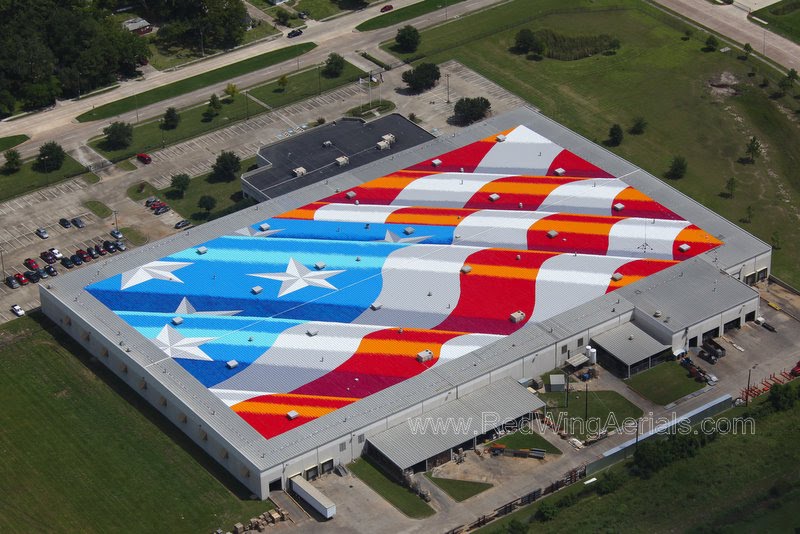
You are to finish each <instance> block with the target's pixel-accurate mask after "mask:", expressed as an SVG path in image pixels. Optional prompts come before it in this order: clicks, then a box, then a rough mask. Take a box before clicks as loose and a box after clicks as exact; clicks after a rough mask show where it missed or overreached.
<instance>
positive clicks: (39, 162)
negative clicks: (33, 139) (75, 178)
mask: <svg viewBox="0 0 800 534" xmlns="http://www.w3.org/2000/svg"><path fill="white" fill-rule="evenodd" d="M66 158H67V153H66V152H64V149H63V148H61V145H59V144H58V143H56V142H55V141H48V142H47V143H45V144H43V145H42V146H40V147H39V155H38V156H36V163H35V164H34V165H35V167H36V170H38V171H42V172H52V171H55V170H58V169H60V168H61V166H62V165H63V164H64V160H65V159H66Z"/></svg>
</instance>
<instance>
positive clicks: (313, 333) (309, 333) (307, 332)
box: [306, 328, 319, 337]
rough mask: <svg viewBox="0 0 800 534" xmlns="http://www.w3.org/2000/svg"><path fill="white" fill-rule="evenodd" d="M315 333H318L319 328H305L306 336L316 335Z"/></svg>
mask: <svg viewBox="0 0 800 534" xmlns="http://www.w3.org/2000/svg"><path fill="white" fill-rule="evenodd" d="M317 334H319V330H314V329H312V328H309V329H308V330H306V335H307V336H308V337H314V336H316V335H317Z"/></svg>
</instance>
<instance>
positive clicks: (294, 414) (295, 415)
mask: <svg viewBox="0 0 800 534" xmlns="http://www.w3.org/2000/svg"><path fill="white" fill-rule="evenodd" d="M286 417H288V418H289V421H293V420H295V419H297V418H298V417H300V414H299V413H297V412H296V411H294V410H291V411H288V412H286Z"/></svg>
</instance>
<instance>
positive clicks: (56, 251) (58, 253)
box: [50, 248, 64, 260]
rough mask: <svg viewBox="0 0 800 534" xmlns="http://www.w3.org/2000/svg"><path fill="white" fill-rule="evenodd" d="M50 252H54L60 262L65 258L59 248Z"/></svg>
mask: <svg viewBox="0 0 800 534" xmlns="http://www.w3.org/2000/svg"><path fill="white" fill-rule="evenodd" d="M50 252H52V253H53V256H55V257H56V259H57V260H60V259H61V258H63V257H64V255H63V254H61V251H60V250H58V249H57V248H51V249H50Z"/></svg>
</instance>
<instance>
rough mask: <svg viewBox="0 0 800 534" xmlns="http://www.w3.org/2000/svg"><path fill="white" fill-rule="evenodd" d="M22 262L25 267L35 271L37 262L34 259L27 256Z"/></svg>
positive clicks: (37, 266)
mask: <svg viewBox="0 0 800 534" xmlns="http://www.w3.org/2000/svg"><path fill="white" fill-rule="evenodd" d="M22 263H23V264H24V265H25V267H27V268H28V269H30V270H31V271H35V270H37V269H38V268H39V264H38V263H36V260H34V259H33V258H28V259H26V260H25V261H23V262H22Z"/></svg>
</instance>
